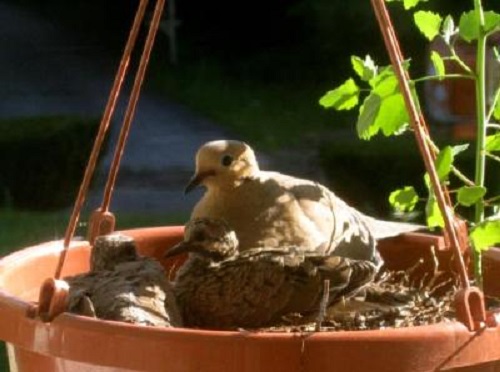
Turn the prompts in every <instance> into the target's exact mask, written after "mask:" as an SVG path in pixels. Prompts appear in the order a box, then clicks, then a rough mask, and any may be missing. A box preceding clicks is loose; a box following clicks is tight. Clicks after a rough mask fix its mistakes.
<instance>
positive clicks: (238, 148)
mask: <svg viewBox="0 0 500 372" xmlns="http://www.w3.org/2000/svg"><path fill="white" fill-rule="evenodd" d="M258 171H259V165H258V164H257V160H256V158H255V153H254V152H253V150H252V149H251V147H250V146H248V145H247V144H246V143H244V142H240V141H226V140H219V141H212V142H207V143H205V144H204V145H203V146H201V147H200V149H199V150H198V153H197V154H196V172H195V174H194V176H193V178H192V179H191V181H190V182H189V184H188V185H187V186H186V190H185V192H186V193H187V192H189V191H191V190H192V189H194V188H195V187H196V186H198V185H204V186H206V187H207V188H210V187H214V188H232V187H235V186H237V185H239V184H240V183H241V181H242V180H244V179H245V178H247V177H251V176H253V175H255V173H257V172H258Z"/></svg>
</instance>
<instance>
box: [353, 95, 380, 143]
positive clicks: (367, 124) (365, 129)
mask: <svg viewBox="0 0 500 372" xmlns="http://www.w3.org/2000/svg"><path fill="white" fill-rule="evenodd" d="M381 102H382V100H381V98H380V96H379V95H378V94H375V93H371V94H370V95H369V96H368V97H367V98H366V99H365V101H364V102H363V104H362V105H361V107H360V109H359V116H358V121H357V122H356V130H357V132H358V136H359V138H361V139H365V140H368V139H370V138H371V137H373V136H374V135H375V134H377V132H378V131H379V129H380V127H378V126H377V125H378V124H377V123H376V118H377V115H378V112H379V111H380V104H381Z"/></svg>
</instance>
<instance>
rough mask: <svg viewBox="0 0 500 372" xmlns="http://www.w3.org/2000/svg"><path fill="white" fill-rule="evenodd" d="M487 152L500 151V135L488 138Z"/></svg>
mask: <svg viewBox="0 0 500 372" xmlns="http://www.w3.org/2000/svg"><path fill="white" fill-rule="evenodd" d="M486 151H491V152H493V151H500V133H497V134H492V135H491V136H487V137H486Z"/></svg>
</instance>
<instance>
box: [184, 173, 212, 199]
mask: <svg viewBox="0 0 500 372" xmlns="http://www.w3.org/2000/svg"><path fill="white" fill-rule="evenodd" d="M213 175H215V171H214V170H208V171H204V172H199V173H196V174H195V175H194V176H193V178H191V180H190V181H189V183H188V184H187V186H186V188H185V189H184V194H187V193H189V192H191V191H192V190H193V189H195V188H196V187H198V186H199V185H201V184H202V183H203V180H204V179H205V178H207V177H209V176H213Z"/></svg>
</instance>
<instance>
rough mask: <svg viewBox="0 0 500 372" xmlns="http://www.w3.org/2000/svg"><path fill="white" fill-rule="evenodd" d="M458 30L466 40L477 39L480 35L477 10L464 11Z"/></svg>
mask: <svg viewBox="0 0 500 372" xmlns="http://www.w3.org/2000/svg"><path fill="white" fill-rule="evenodd" d="M458 30H459V33H460V36H461V37H462V39H464V40H465V41H468V42H470V41H472V40H475V39H477V37H478V35H479V22H478V20H477V17H476V12H475V11H474V10H471V11H469V12H465V13H462V16H461V17H460V22H459V24H458Z"/></svg>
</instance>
